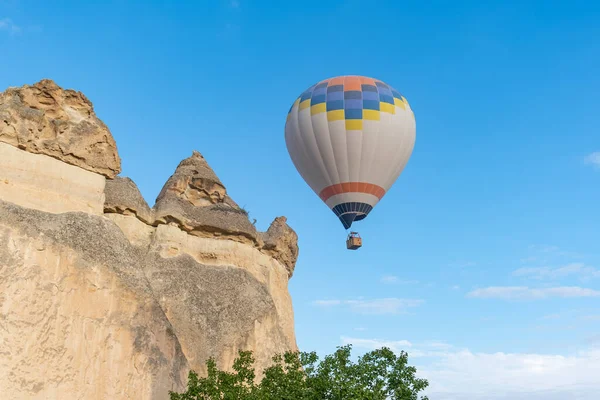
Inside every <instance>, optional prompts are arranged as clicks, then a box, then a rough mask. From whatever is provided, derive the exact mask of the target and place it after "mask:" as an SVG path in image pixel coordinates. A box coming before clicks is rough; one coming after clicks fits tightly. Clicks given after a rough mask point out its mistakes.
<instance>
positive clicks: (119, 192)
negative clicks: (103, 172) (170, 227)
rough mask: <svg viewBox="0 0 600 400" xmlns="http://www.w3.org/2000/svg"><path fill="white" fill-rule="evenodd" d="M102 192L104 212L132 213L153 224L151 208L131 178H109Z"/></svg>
mask: <svg viewBox="0 0 600 400" xmlns="http://www.w3.org/2000/svg"><path fill="white" fill-rule="evenodd" d="M104 193H105V195H106V199H105V202H104V212H105V213H117V214H123V215H134V216H135V217H136V218H138V219H139V220H140V221H142V222H145V223H146V224H149V225H152V224H154V215H153V213H152V210H151V209H150V207H148V203H146V200H144V197H143V196H142V194H141V193H140V190H139V189H138V187H137V185H136V184H135V182H133V181H132V180H131V179H129V178H121V177H119V176H117V177H116V178H115V179H109V180H108V181H107V182H106V188H105V190H104Z"/></svg>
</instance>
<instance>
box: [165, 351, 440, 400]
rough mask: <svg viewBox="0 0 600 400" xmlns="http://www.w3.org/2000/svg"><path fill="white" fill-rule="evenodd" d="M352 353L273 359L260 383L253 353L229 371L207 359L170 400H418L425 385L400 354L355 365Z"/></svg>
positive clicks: (243, 354)
mask: <svg viewBox="0 0 600 400" xmlns="http://www.w3.org/2000/svg"><path fill="white" fill-rule="evenodd" d="M351 350H352V347H351V346H350V345H347V346H342V347H338V349H337V350H336V351H335V352H334V353H333V354H330V355H327V356H325V358H324V359H323V360H321V361H320V360H319V358H318V357H317V354H316V353H315V352H310V353H304V352H302V353H301V352H287V353H285V354H283V355H276V356H275V357H273V364H272V365H271V366H270V367H268V368H267V369H265V370H264V373H263V378H262V380H261V381H260V383H256V382H255V377H256V375H255V372H254V358H253V357H252V352H249V351H240V352H239V355H238V358H236V360H235V362H234V364H233V372H226V371H221V370H219V369H217V367H216V363H215V361H214V359H212V358H211V359H209V360H208V361H207V369H208V373H207V376H206V377H204V378H200V377H198V375H197V374H196V373H195V372H194V371H190V373H189V377H188V387H187V390H186V391H185V392H184V393H173V392H171V393H170V396H171V400H419V393H420V392H422V391H423V390H425V388H427V386H428V385H429V383H428V382H427V380H425V379H419V378H417V377H416V372H417V370H416V368H415V367H413V366H409V365H408V354H407V353H406V352H404V351H402V352H401V353H400V354H399V355H396V354H395V353H394V352H393V351H391V350H390V349H389V348H386V347H383V348H381V349H378V350H373V351H371V352H369V353H366V354H364V355H363V356H361V357H359V358H358V361H357V362H356V363H355V362H353V361H352V360H351V359H350V355H351ZM420 400H428V398H427V397H425V396H423V397H420Z"/></svg>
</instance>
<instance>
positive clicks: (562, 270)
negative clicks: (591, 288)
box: [513, 263, 600, 280]
mask: <svg viewBox="0 0 600 400" xmlns="http://www.w3.org/2000/svg"><path fill="white" fill-rule="evenodd" d="M513 275H514V276H528V277H531V278H535V279H558V278H564V277H567V276H570V275H575V276H578V277H579V278H581V279H583V280H588V279H591V278H600V270H598V269H596V268H594V267H591V266H588V265H585V264H583V263H571V264H568V265H565V266H562V267H558V268H551V267H534V268H532V267H528V268H519V269H517V270H515V271H513Z"/></svg>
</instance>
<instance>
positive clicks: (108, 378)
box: [0, 201, 189, 400]
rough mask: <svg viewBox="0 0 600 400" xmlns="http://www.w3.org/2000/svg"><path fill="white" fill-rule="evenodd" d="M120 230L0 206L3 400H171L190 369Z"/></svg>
mask: <svg viewBox="0 0 600 400" xmlns="http://www.w3.org/2000/svg"><path fill="white" fill-rule="evenodd" d="M144 266H145V265H144V257H142V256H141V255H140V253H139V251H137V250H136V249H135V248H134V247H132V246H131V245H130V244H129V242H128V241H127V239H126V238H125V236H124V235H123V234H122V232H121V231H120V230H119V228H118V227H117V226H116V225H114V224H113V223H112V222H110V221H109V220H107V219H105V218H102V217H100V216H93V215H89V214H85V213H65V214H58V215H57V214H48V213H44V212H40V211H37V210H32V209H25V208H22V207H19V206H16V205H13V204H10V203H6V202H3V201H0V313H1V321H2V339H1V340H0V354H2V357H0V387H2V397H3V398H7V399H25V398H27V399H40V400H41V399H98V400H100V399H121V398H137V399H157V400H158V399H165V398H166V396H167V393H166V392H167V391H168V390H180V389H181V388H182V387H185V382H186V374H187V371H188V370H189V366H188V362H187V360H186V358H185V356H184V355H183V353H182V351H181V346H180V344H179V341H178V339H177V337H176V336H175V335H174V333H173V327H172V325H171V323H170V322H169V320H168V319H167V317H166V316H165V314H164V312H163V310H162V309H161V307H160V305H159V303H158V302H157V301H156V299H155V296H154V294H153V292H152V289H151V287H150V286H149V284H148V282H147V279H146V277H145V275H144V272H143V269H144Z"/></svg>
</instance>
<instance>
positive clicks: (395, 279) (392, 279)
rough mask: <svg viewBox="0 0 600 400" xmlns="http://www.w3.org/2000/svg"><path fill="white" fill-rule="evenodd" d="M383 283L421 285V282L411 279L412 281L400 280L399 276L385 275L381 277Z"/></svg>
mask: <svg viewBox="0 0 600 400" xmlns="http://www.w3.org/2000/svg"><path fill="white" fill-rule="evenodd" d="M380 281H381V283H387V284H395V283H397V284H406V285H416V284H417V283H419V281H417V280H414V279H411V280H404V279H400V278H398V277H397V276H394V275H385V276H383V277H381V280H380Z"/></svg>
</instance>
